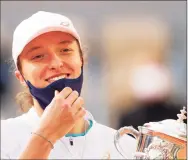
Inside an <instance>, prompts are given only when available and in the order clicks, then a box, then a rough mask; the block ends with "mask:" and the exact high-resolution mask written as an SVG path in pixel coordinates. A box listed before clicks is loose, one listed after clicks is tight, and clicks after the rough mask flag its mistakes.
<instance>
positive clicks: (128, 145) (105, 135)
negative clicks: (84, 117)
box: [93, 122, 137, 158]
mask: <svg viewBox="0 0 188 160" xmlns="http://www.w3.org/2000/svg"><path fill="white" fill-rule="evenodd" d="M94 124H95V125H94V128H93V129H94V130H95V133H96V134H97V139H101V140H104V142H105V143H106V144H107V145H108V146H109V147H110V148H111V149H110V150H111V151H112V153H111V154H112V157H113V155H114V156H115V158H116V157H117V155H118V153H117V149H116V148H115V144H114V140H115V134H116V133H117V130H116V129H113V128H111V127H108V126H106V125H103V124H100V123H97V122H95V123H94ZM95 133H94V132H93V134H95ZM119 144H120V145H121V146H122V147H123V148H124V150H125V153H126V155H127V156H128V157H130V158H131V157H133V155H134V153H135V151H136V145H137V141H136V139H134V138H133V137H131V136H129V135H127V134H125V135H124V136H123V137H122V138H121V140H120V143H119Z"/></svg>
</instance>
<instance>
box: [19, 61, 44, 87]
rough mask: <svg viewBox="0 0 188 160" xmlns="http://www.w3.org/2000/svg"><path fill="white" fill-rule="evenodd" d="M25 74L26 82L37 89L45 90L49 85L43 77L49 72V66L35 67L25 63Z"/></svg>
mask: <svg viewBox="0 0 188 160" xmlns="http://www.w3.org/2000/svg"><path fill="white" fill-rule="evenodd" d="M23 66H24V67H23V69H22V71H23V74H24V77H25V79H26V80H28V81H30V83H31V84H32V85H34V86H35V87H37V88H43V87H46V86H47V85H48V83H47V82H45V80H44V79H42V77H44V75H45V73H46V72H47V70H48V65H40V66H35V65H33V64H30V63H23Z"/></svg>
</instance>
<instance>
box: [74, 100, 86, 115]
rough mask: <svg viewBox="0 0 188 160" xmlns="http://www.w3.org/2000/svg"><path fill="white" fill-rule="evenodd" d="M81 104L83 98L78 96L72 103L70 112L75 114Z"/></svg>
mask: <svg viewBox="0 0 188 160" xmlns="http://www.w3.org/2000/svg"><path fill="white" fill-rule="evenodd" d="M83 106H84V99H83V98H82V97H78V98H77V99H76V101H75V102H74V103H73V105H72V113H73V114H76V113H77V112H78V111H79V109H80V108H81V107H83Z"/></svg>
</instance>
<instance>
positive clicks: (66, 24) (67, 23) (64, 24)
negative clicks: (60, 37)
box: [60, 22, 69, 27]
mask: <svg viewBox="0 0 188 160" xmlns="http://www.w3.org/2000/svg"><path fill="white" fill-rule="evenodd" d="M60 25H63V26H66V27H68V26H69V22H61V23H60Z"/></svg>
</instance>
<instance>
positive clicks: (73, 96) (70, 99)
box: [66, 91, 79, 106]
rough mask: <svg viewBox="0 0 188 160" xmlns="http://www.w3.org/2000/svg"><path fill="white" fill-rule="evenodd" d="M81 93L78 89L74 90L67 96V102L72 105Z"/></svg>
mask: <svg viewBox="0 0 188 160" xmlns="http://www.w3.org/2000/svg"><path fill="white" fill-rule="evenodd" d="M78 96H79V94H78V92H77V91H73V92H72V93H71V94H70V95H69V96H68V97H67V98H66V101H67V103H68V104H69V105H70V106H72V104H73V103H74V102H75V101H76V100H77V98H78Z"/></svg>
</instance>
